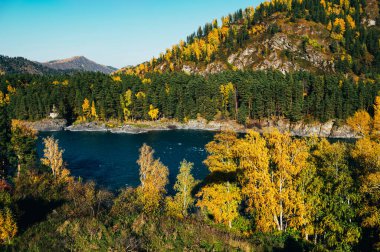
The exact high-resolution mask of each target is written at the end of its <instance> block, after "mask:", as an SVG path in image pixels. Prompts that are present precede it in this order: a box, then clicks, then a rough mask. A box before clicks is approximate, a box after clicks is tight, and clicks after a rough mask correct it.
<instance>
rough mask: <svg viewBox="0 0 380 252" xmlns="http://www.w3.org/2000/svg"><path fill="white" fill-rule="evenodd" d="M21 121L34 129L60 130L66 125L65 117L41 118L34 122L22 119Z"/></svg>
mask: <svg viewBox="0 0 380 252" xmlns="http://www.w3.org/2000/svg"><path fill="white" fill-rule="evenodd" d="M22 123H23V124H24V125H25V126H27V127H29V128H32V129H34V130H36V131H60V130H63V129H65V127H66V125H67V121H66V120H65V119H43V120H40V121H35V122H29V121H22Z"/></svg>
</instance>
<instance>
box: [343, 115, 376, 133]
mask: <svg viewBox="0 0 380 252" xmlns="http://www.w3.org/2000/svg"><path fill="white" fill-rule="evenodd" d="M347 124H348V126H350V127H351V128H352V129H353V130H354V131H355V132H358V133H359V134H360V135H361V136H367V135H369V133H370V131H371V124H372V122H371V116H370V115H369V114H368V112H367V111H364V110H360V111H357V112H356V113H355V114H354V115H353V116H351V117H349V118H348V119H347Z"/></svg>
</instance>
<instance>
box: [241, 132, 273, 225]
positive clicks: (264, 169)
mask: <svg viewBox="0 0 380 252" xmlns="http://www.w3.org/2000/svg"><path fill="white" fill-rule="evenodd" d="M234 151H235V153H236V155H237V156H238V157H239V169H240V170H241V171H242V175H241V176H240V179H239V181H240V184H241V186H242V195H243V196H244V197H245V199H246V200H247V205H248V208H247V210H248V212H249V213H250V214H252V215H253V216H255V223H256V228H257V230H259V231H262V232H268V231H272V230H273V229H274V228H275V227H276V226H275V224H274V222H273V212H274V210H273V208H274V207H275V205H276V202H275V191H274V187H273V185H272V181H271V174H270V173H269V150H268V148H267V146H266V141H265V139H263V138H262V137H261V136H260V134H259V133H257V132H254V131H251V130H250V131H248V133H247V134H246V136H245V138H244V139H239V140H237V142H236V146H235V147H234Z"/></svg>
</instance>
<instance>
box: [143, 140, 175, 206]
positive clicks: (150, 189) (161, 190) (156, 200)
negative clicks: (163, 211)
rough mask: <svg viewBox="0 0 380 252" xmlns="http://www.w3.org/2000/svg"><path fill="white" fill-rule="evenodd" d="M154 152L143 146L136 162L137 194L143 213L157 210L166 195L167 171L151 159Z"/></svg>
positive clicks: (158, 161)
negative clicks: (138, 176)
mask: <svg viewBox="0 0 380 252" xmlns="http://www.w3.org/2000/svg"><path fill="white" fill-rule="evenodd" d="M153 154H154V150H153V149H152V148H151V147H149V146H148V145H146V144H144V145H143V146H142V147H141V149H140V157H139V159H138V160H137V163H138V165H139V166H140V182H141V185H140V186H139V187H138V188H137V193H138V196H139V199H140V201H141V203H142V204H143V206H144V211H146V212H147V213H152V212H155V211H156V210H158V208H159V206H160V203H161V202H162V200H163V197H164V194H165V193H166V190H165V186H166V185H167V184H168V182H169V180H168V175H169V170H168V168H167V167H166V166H164V165H163V164H162V163H161V162H160V160H155V159H154V158H153Z"/></svg>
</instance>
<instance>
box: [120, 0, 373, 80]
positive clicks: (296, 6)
mask: <svg viewBox="0 0 380 252" xmlns="http://www.w3.org/2000/svg"><path fill="white" fill-rule="evenodd" d="M378 5H379V3H378V1H376V0H368V1H366V2H364V1H361V0H354V1H340V2H339V1H334V0H322V1H320V0H309V1H298V0H294V1H272V2H265V3H262V4H261V5H259V6H258V7H257V8H256V9H254V8H252V7H249V8H247V9H245V10H244V11H243V10H239V11H237V12H235V13H234V14H230V15H229V16H226V17H223V18H222V19H221V21H222V22H221V24H219V23H218V21H217V20H214V21H213V22H212V23H208V24H206V25H205V26H204V27H199V29H198V31H197V32H196V33H193V34H191V35H190V36H188V37H187V40H186V42H184V41H181V42H180V43H179V44H177V45H174V46H172V47H171V48H168V49H167V50H166V52H165V53H162V54H161V55H160V56H159V58H157V59H156V58H153V59H151V60H150V61H149V62H145V63H142V64H140V65H138V66H135V67H125V68H122V69H121V70H120V71H118V72H122V73H129V74H132V73H134V74H145V73H148V72H159V73H162V72H173V71H184V72H187V73H199V74H203V75H205V74H209V73H217V72H221V71H223V70H227V69H230V70H237V69H239V70H265V69H276V70H280V71H281V72H291V71H298V70H305V71H310V72H319V73H326V72H327V73H329V72H331V73H333V72H342V73H348V74H350V75H352V76H361V75H363V74H367V73H369V72H372V73H378V72H379V69H380V49H379V45H378V41H379V39H380V28H379V8H378ZM369 9H370V10H371V11H368V10H369ZM364 10H365V11H364Z"/></svg>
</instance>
